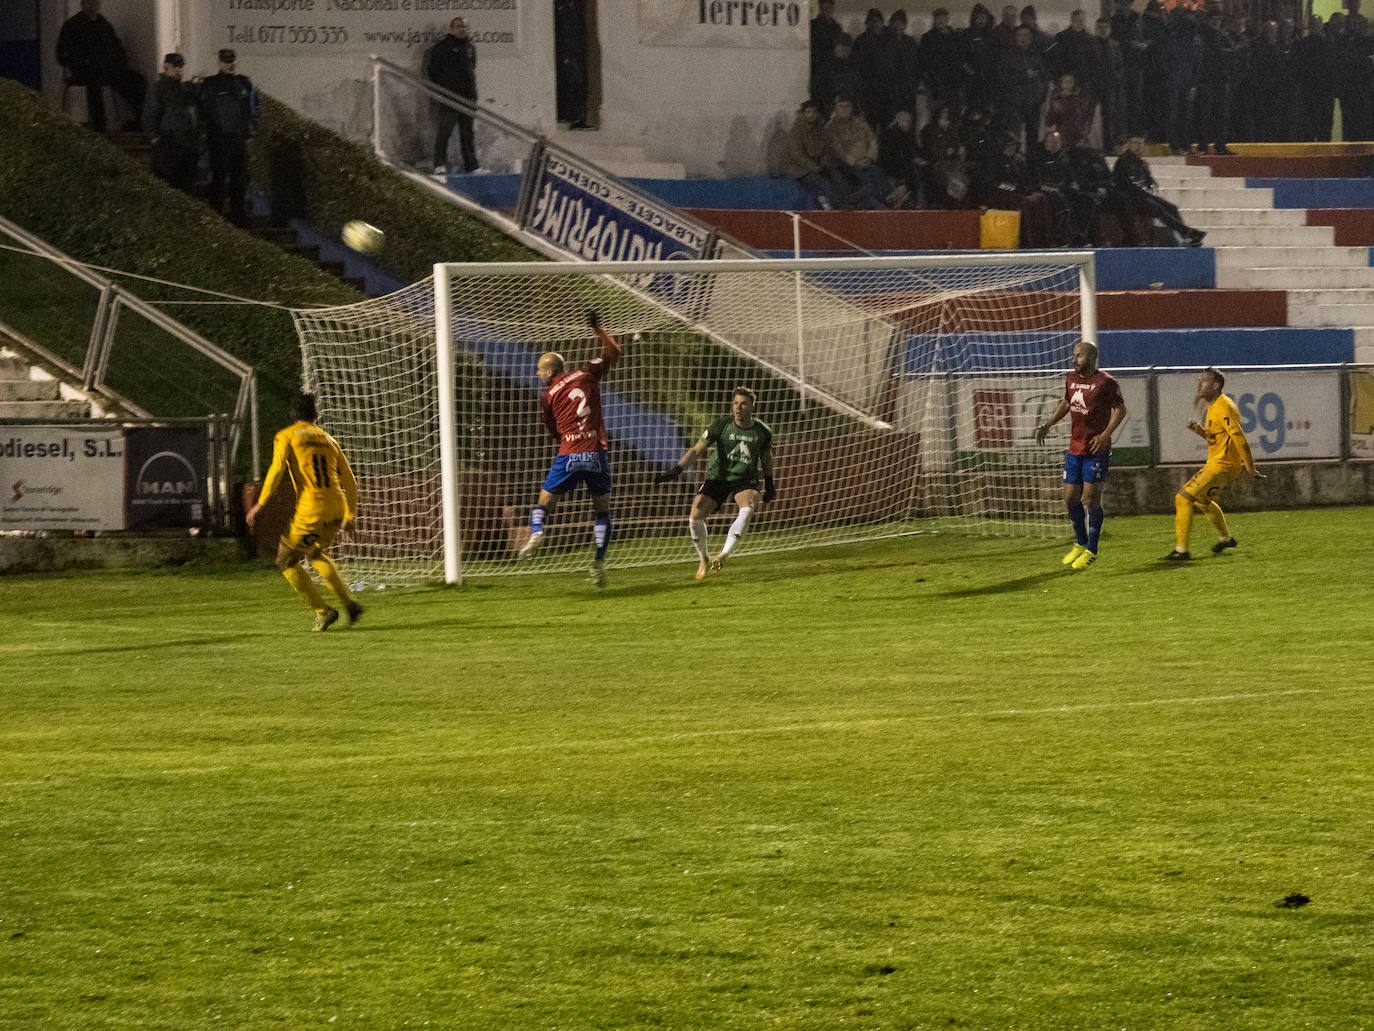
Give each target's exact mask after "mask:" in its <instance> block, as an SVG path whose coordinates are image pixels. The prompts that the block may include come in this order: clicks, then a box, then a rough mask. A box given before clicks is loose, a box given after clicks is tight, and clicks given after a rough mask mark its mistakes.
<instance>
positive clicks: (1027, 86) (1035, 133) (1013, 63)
mask: <svg viewBox="0 0 1374 1031" xmlns="http://www.w3.org/2000/svg"><path fill="white" fill-rule="evenodd" d="M1033 42H1034V32H1033V30H1032V29H1031V27H1030V26H1029V25H1019V26H1017V28H1016V45H1015V46H1014V47H1012V49H1010V50H1007V51H1004V52H1003V53H1002V59H1001V61H1000V62H999V64H998V67H997V71H998V76H997V77H998V83H999V85H1000V87H1001V93H1000V95H999V98H998V100H999V102H998V105H997V107H998V110H999V112H1000V113H1001V116H1002V127H1003V128H1005V129H1007V130H1008V131H1009V132H1015V133H1023V134H1024V140H1025V146H1026V147H1027V148H1029V147H1033V146H1035V141H1036V140H1038V139H1039V138H1040V109H1041V108H1042V107H1043V106H1044V103H1045V95H1046V93H1047V92H1048V90H1049V84H1048V79H1047V77H1046V74H1045V65H1044V62H1043V61H1041V60H1040V55H1039V54H1037V53H1036V52H1035V50H1034V49H1033V48H1032V43H1033Z"/></svg>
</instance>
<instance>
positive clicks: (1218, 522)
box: [1207, 501, 1231, 541]
mask: <svg viewBox="0 0 1374 1031" xmlns="http://www.w3.org/2000/svg"><path fill="white" fill-rule="evenodd" d="M1207 518H1208V519H1210V520H1212V525H1213V526H1215V527H1216V528H1217V537H1218V538H1219V539H1220V540H1223V541H1224V540H1226V539H1227V538H1229V537H1230V536H1231V531H1230V530H1229V529H1228V528H1227V526H1226V513H1225V512H1223V511H1222V510H1221V506H1220V505H1218V504H1217V503H1216V502H1215V501H1209V502H1208V503H1207Z"/></svg>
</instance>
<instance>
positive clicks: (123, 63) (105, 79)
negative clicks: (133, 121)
mask: <svg viewBox="0 0 1374 1031" xmlns="http://www.w3.org/2000/svg"><path fill="white" fill-rule="evenodd" d="M100 6H101V0H81V10H80V11H78V12H77V13H76V14H74V15H72V16H71V17H70V18H68V19H67V20H66V21H64V22H63V23H62V28H61V29H60V30H59V31H58V33H57V63H58V64H60V65H62V67H63V68H65V69H67V82H68V83H69V84H70V85H72V86H85V87H86V124H87V125H88V126H89V127H90V129H91V131H92V132H104V131H105V91H104V89H103V87H105V86H109V87H110V88H111V89H112V90H114V91H115V93H117V94H119V96H121V97H123V98H124V101H125V102H126V103H127V104H128V105H129V108H130V110H131V111H133V113H134V116H135V117H137V115H138V114H139V112H141V111H142V110H143V98H144V94H146V93H147V91H148V80H147V79H146V78H145V77H144V76H143V75H141V74H140V73H138V72H136V71H135V70H134V69H132V68H130V67H129V58H128V56H127V55H126V54H125V53H124V47H123V46H122V45H121V44H120V42H119V37H118V36H116V35H115V30H114V26H112V25H111V24H110V23H109V22H108V21H106V19H105V16H104V15H103V14H101V13H100Z"/></svg>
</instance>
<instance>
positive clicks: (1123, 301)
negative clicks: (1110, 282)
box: [1097, 290, 1288, 329]
mask: <svg viewBox="0 0 1374 1031" xmlns="http://www.w3.org/2000/svg"><path fill="white" fill-rule="evenodd" d="M1286 325H1288V294H1287V293H1286V292H1284V291H1283V290H1108V291H1103V292H1101V293H1099V294H1098V295H1097V328H1098V329H1201V328H1210V327H1219V326H1286Z"/></svg>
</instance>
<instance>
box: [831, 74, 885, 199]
mask: <svg viewBox="0 0 1374 1031" xmlns="http://www.w3.org/2000/svg"><path fill="white" fill-rule="evenodd" d="M823 132H824V136H825V147H826V151H825V152H826V162H825V164H826V167H827V168H828V169H829V170H830V173H831V175H832V176H833V177H834V179H835V181H836V182H837V183H840V184H841V185H842V186H843V188H844V197H843V201H844V206H845V207H847V208H864V209H871V208H881V207H882V206H883V204H882V201H883V198H884V197H885V196H886V195H887V192H888V191H887V182H886V180H885V179H884V177H883V172H882V169H881V168H879V167H878V166H877V164H876V162H877V159H878V137H876V136H875V135H873V130H872V129H871V128H869V126H868V123H867V122H866V121H864V119H862V118H860V117H858V116H857V114H856V113H855V111H854V98H852V97H847V96H844V95H840V96H838V97H836V98H835V110H834V111H833V112H832V113H831V115H830V120H829V121H828V122H826V123H825V129H824V130H823Z"/></svg>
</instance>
